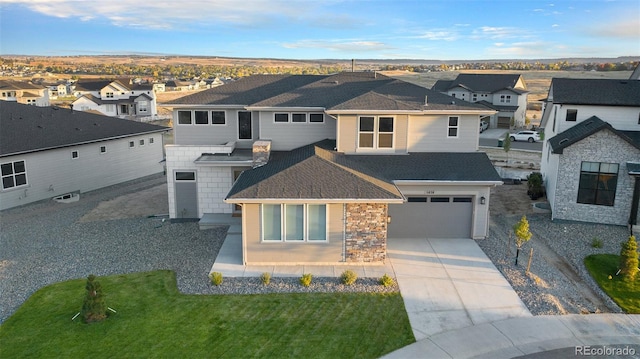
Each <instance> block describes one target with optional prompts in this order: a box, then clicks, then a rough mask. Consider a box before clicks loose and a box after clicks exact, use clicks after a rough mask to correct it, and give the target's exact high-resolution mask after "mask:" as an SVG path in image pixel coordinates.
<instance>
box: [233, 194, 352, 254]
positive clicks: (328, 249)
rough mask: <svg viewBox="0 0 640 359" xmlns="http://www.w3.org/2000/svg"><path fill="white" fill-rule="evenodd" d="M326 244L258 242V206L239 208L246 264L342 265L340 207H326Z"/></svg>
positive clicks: (342, 226)
mask: <svg viewBox="0 0 640 359" xmlns="http://www.w3.org/2000/svg"><path fill="white" fill-rule="evenodd" d="M327 206H328V209H329V213H328V228H329V236H328V241H327V242H324V243H308V242H305V243H287V242H279V243H262V242H261V241H260V237H261V236H260V233H261V229H260V223H261V214H260V205H259V204H244V205H243V208H242V223H243V231H242V233H243V248H244V252H245V253H244V258H245V261H246V264H274V263H278V264H298V263H300V264H302V263H314V264H322V263H339V262H344V254H343V248H344V219H343V205H342V204H329V205H327Z"/></svg>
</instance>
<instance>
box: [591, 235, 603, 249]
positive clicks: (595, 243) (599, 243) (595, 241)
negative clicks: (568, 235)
mask: <svg viewBox="0 0 640 359" xmlns="http://www.w3.org/2000/svg"><path fill="white" fill-rule="evenodd" d="M591 247H593V248H602V241H601V240H600V239H598V238H597V237H593V240H592V241H591Z"/></svg>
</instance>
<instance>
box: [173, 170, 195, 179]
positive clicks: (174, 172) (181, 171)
mask: <svg viewBox="0 0 640 359" xmlns="http://www.w3.org/2000/svg"><path fill="white" fill-rule="evenodd" d="M178 173H192V174H193V179H178ZM197 179H198V175H197V173H196V171H193V170H174V171H173V181H174V182H196V181H197Z"/></svg>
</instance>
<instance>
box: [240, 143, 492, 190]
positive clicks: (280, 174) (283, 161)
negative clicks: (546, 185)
mask: <svg viewBox="0 0 640 359" xmlns="http://www.w3.org/2000/svg"><path fill="white" fill-rule="evenodd" d="M334 147H335V141H333V140H324V141H321V142H318V143H315V144H311V145H308V146H304V147H301V148H298V149H296V150H293V151H290V152H274V153H272V157H271V159H270V161H269V162H268V163H267V164H266V165H264V166H262V167H258V168H255V169H252V170H248V171H245V172H244V173H243V174H242V175H241V176H240V177H239V178H238V181H237V182H236V183H235V184H234V186H233V187H232V188H231V190H230V191H229V194H228V196H227V198H228V199H276V198H278V199H379V200H384V199H388V200H391V199H396V200H397V199H402V194H401V193H400V192H399V190H398V189H397V187H396V186H395V185H394V184H393V181H394V180H421V181H469V182H500V181H501V178H500V176H499V175H498V173H497V172H496V170H495V169H494V167H493V165H492V164H491V161H489V158H488V157H487V155H486V154H485V153H482V152H472V153H411V154H408V155H344V154H342V153H337V152H335V151H334V150H333V148H334Z"/></svg>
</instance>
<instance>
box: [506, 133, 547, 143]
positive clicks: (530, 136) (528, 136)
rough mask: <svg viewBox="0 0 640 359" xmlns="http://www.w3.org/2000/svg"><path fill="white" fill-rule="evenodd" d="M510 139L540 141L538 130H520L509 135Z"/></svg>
mask: <svg viewBox="0 0 640 359" xmlns="http://www.w3.org/2000/svg"><path fill="white" fill-rule="evenodd" d="M509 137H510V138H511V141H529V142H536V141H540V133H538V131H520V132H516V133H512V134H510V135H509Z"/></svg>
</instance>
